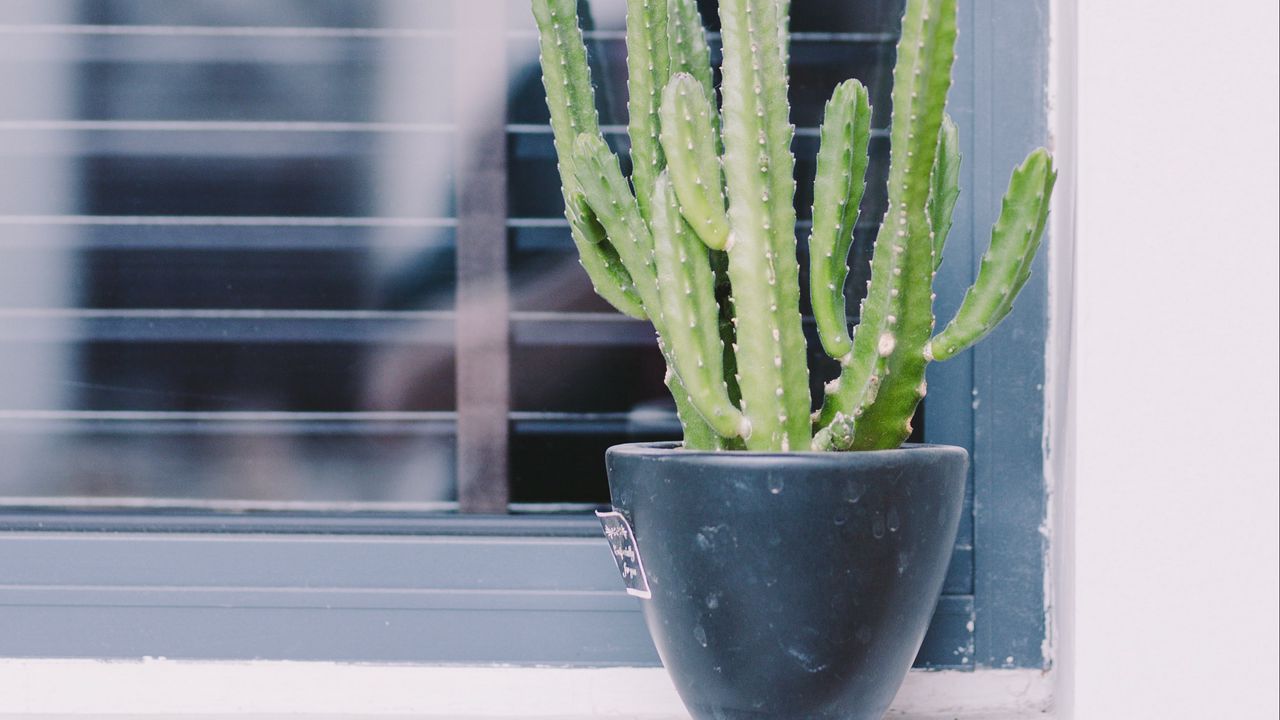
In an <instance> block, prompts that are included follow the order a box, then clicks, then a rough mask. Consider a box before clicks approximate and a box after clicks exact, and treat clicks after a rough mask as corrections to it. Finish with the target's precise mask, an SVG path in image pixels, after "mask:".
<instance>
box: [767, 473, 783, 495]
mask: <svg viewBox="0 0 1280 720" xmlns="http://www.w3.org/2000/svg"><path fill="white" fill-rule="evenodd" d="M768 484H769V492H771V493H773V494H774V495H777V494H778V493H780V492H782V478H780V477H778V476H777V475H770V476H769V479H768Z"/></svg>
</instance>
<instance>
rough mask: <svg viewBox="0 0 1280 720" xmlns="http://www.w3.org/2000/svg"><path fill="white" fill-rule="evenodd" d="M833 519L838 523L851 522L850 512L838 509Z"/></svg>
mask: <svg viewBox="0 0 1280 720" xmlns="http://www.w3.org/2000/svg"><path fill="white" fill-rule="evenodd" d="M833 521H834V522H835V524H836V525H843V524H845V523H847V522H849V514H848V513H846V512H845V511H844V510H837V511H836V516H835V518H833Z"/></svg>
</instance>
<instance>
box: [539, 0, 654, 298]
mask: <svg viewBox="0 0 1280 720" xmlns="http://www.w3.org/2000/svg"><path fill="white" fill-rule="evenodd" d="M533 15H534V19H535V21H536V22H537V25H538V32H539V43H540V51H539V56H540V60H541V62H542V83H543V86H544V87H545V88H546V91H547V108H548V109H549V110H550V111H551V129H552V133H553V137H554V142H555V148H556V156H557V157H558V158H559V163H560V164H559V170H560V182H561V185H562V187H563V193H564V200H565V219H566V220H568V221H569V232H570V235H571V236H572V238H573V244H574V246H575V247H577V249H578V261H579V262H580V263H581V264H582V267H583V268H584V269H585V270H586V271H587V276H588V277H589V278H590V279H591V284H592V286H594V287H595V290H596V293H597V294H599V295H600V296H601V297H602V298H604V299H605V300H606V301H607V302H608V303H609V304H610V305H612V306H613V307H614V308H616V309H617V310H618V311H619V312H622V313H624V314H626V315H630V316H631V317H634V318H638V319H644V318H645V317H646V316H645V313H644V308H643V305H642V303H641V301H640V297H639V295H638V294H637V293H636V290H635V283H634V282H633V281H632V278H631V275H630V274H629V273H628V272H627V270H626V268H624V267H623V266H622V263H621V261H620V260H619V259H618V253H617V251H616V250H614V248H613V247H612V246H611V245H610V244H609V242H608V241H607V239H606V238H605V236H604V235H602V234H601V233H599V232H598V230H599V228H600V224H599V222H598V221H596V219H595V218H594V215H593V214H592V213H591V212H590V209H589V208H586V207H584V206H583V205H581V203H580V201H579V200H578V199H577V198H578V195H579V193H578V189H577V182H576V180H575V179H574V175H573V168H572V167H567V166H566V165H567V164H569V163H572V155H573V141H574V139H575V138H576V137H577V136H578V134H579V133H595V134H599V132H600V121H599V118H598V116H597V114H596V105H595V91H594V90H593V89H592V86H591V71H590V69H589V68H588V66H587V50H586V47H585V46H584V45H583V42H582V32H581V31H580V30H579V29H578V18H577V3H576V2H575V1H574V0H534V2H533Z"/></svg>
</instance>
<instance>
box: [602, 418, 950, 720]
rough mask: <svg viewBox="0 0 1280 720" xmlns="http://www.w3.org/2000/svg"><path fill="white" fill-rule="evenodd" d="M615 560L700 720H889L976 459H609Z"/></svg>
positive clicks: (651, 447)
mask: <svg viewBox="0 0 1280 720" xmlns="http://www.w3.org/2000/svg"><path fill="white" fill-rule="evenodd" d="M606 463H607V465H608V470H609V488H610V491H611V494H612V499H613V506H614V510H615V515H613V516H612V517H610V518H603V520H604V521H605V524H606V534H608V535H609V536H610V541H611V544H612V546H613V549H614V553H615V559H617V560H618V561H619V568H620V569H622V570H623V572H624V580H625V581H626V583H627V586H628V589H629V591H630V592H632V594H635V595H638V596H640V597H642V598H644V599H643V600H642V604H643V606H644V616H645V621H646V622H647V623H648V626H649V632H650V633H651V634H652V636H653V641H654V643H655V645H657V648H658V654H659V656H661V658H662V663H663V665H665V666H666V668H667V670H668V672H670V674H671V677H672V679H673V680H674V681H675V686H676V689H677V690H678V691H679V693H680V697H681V699H682V700H683V701H684V703H685V705H686V707H688V709H689V711H690V712H691V713H692V714H693V716H694V717H695V718H699V719H700V720H701V719H706V720H711V719H715V720H733V719H736V718H772V719H774V720H781V719H785V718H841V720H863V719H865V720H876V719H878V718H881V717H882V716H883V715H884V713H885V711H886V710H887V709H888V707H889V703H890V702H891V701H892V700H893V697H894V694H895V693H896V692H897V690H898V687H899V685H901V683H902V680H903V679H904V678H905V677H906V673H907V670H908V669H909V668H910V666H911V663H912V661H913V660H914V659H915V656H916V653H917V652H918V651H919V649H920V643H921V642H922V641H923V639H924V634H925V630H926V629H927V628H928V626H929V620H930V618H931V616H932V614H933V610H934V607H935V605H936V604H937V602H938V596H939V593H940V592H941V589H942V581H943V577H944V575H945V574H946V570H947V564H948V562H949V560H950V558H951V549H952V546H953V544H954V542H955V536H956V529H957V525H958V524H959V520H960V510H961V506H962V504H963V498H964V480H965V468H966V466H967V464H968V454H967V453H966V452H965V451H964V449H962V448H958V447H948V446H938V445H915V446H905V447H904V448H902V449H899V450H887V451H876V452H851V453H792V454H769V453H746V452H694V451H685V450H681V449H678V446H677V445H676V444H675V443H652V444H632V445H620V446H617V447H614V448H610V449H609V451H608V453H607V455H606Z"/></svg>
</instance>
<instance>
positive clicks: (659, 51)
mask: <svg viewBox="0 0 1280 720" xmlns="http://www.w3.org/2000/svg"><path fill="white" fill-rule="evenodd" d="M667 32H668V27H667V0H629V1H628V2H627V117H628V120H629V122H628V124H627V134H628V135H629V136H630V137H631V180H632V183H633V184H634V185H635V195H636V200H637V201H638V202H639V204H640V214H641V215H642V216H643V217H644V218H645V219H648V218H650V217H652V214H651V213H652V211H651V209H650V206H651V204H652V195H653V187H654V182H656V181H657V179H658V173H660V172H662V168H664V167H666V162H665V159H664V158H663V156H662V145H661V144H660V143H659V142H658V128H659V127H661V125H660V123H661V121H660V120H659V118H658V110H659V108H660V107H661V105H662V89H663V88H664V87H666V85H667V79H668V78H670V77H671V55H670V52H669V50H668V42H669V39H668V37H667Z"/></svg>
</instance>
